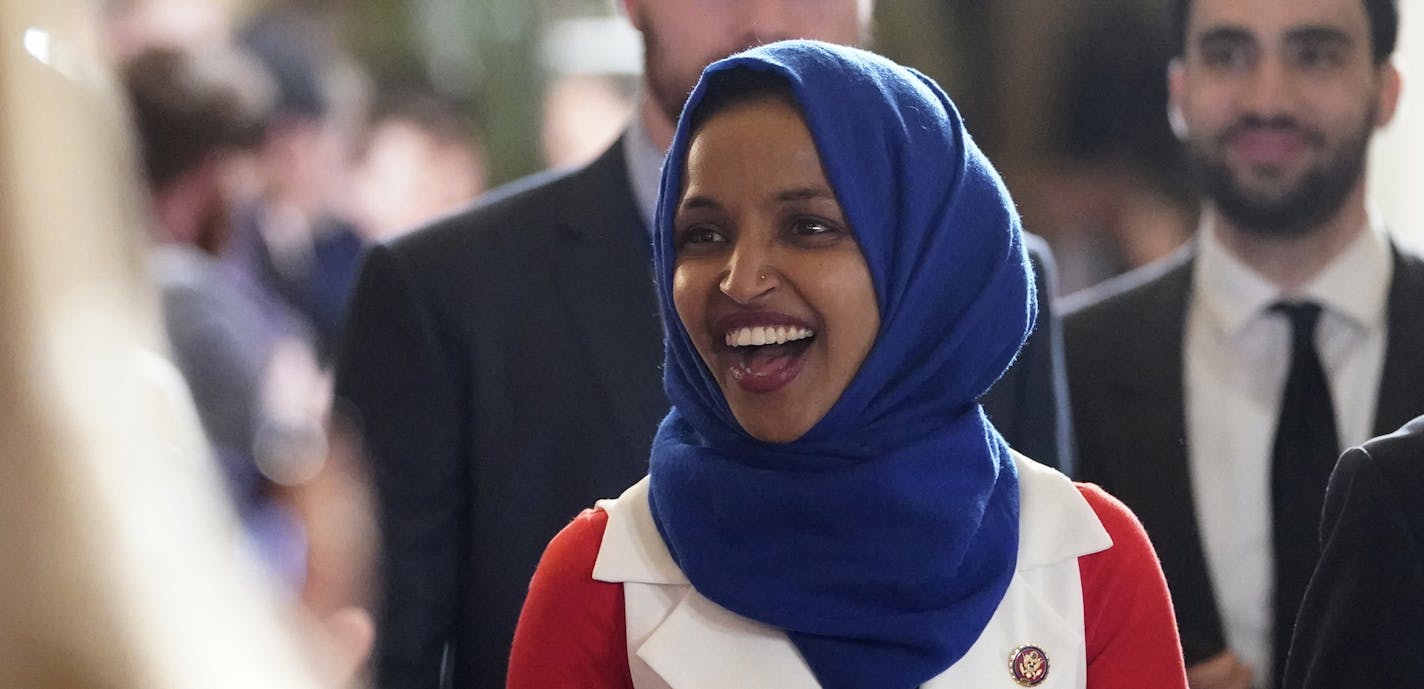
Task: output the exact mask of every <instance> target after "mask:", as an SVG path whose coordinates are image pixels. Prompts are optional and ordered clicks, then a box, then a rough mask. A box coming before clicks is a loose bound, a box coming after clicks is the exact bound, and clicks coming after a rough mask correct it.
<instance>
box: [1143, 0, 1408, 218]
mask: <svg viewBox="0 0 1424 689" xmlns="http://www.w3.org/2000/svg"><path fill="white" fill-rule="evenodd" d="M1186 31H1187V35H1186V49H1185V51H1184V54H1183V56H1182V57H1181V58H1179V59H1178V60H1176V61H1174V62H1173V64H1172V68H1171V79H1170V86H1171V94H1172V108H1173V111H1174V114H1176V115H1179V116H1180V118H1181V121H1180V124H1181V125H1182V127H1183V129H1184V131H1182V132H1181V133H1182V134H1183V135H1184V137H1185V139H1186V143H1187V147H1188V151H1189V153H1190V156H1191V158H1192V160H1193V162H1194V163H1195V166H1196V168H1197V171H1198V174H1199V175H1200V176H1201V182H1202V184H1203V187H1204V189H1205V191H1206V193H1207V195H1208V196H1209V197H1210V198H1211V199H1212V201H1213V202H1214V203H1215V204H1216V206H1217V209H1218V210H1219V211H1220V212H1221V213H1222V214H1223V215H1224V216H1226V218H1228V219H1229V220H1232V221H1234V222H1235V224H1237V225H1238V226H1240V227H1241V228H1242V229H1245V230H1248V231H1254V232H1258V233H1261V234H1265V235H1269V236H1278V237H1290V236H1298V235H1301V234H1305V233H1308V232H1309V231H1310V230H1312V229H1314V228H1315V227H1318V226H1320V225H1321V224H1322V223H1324V222H1326V221H1328V220H1329V219H1331V218H1332V217H1334V216H1335V215H1336V213H1337V212H1338V211H1339V210H1340V209H1341V207H1342V205H1343V204H1344V203H1345V200H1346V199H1347V198H1348V197H1350V196H1351V194H1352V193H1354V192H1357V191H1359V189H1360V187H1361V185H1362V184H1363V172H1364V165H1365V155H1366V150H1367V149H1368V145H1369V140H1370V137H1371V135H1372V133H1373V132H1374V129H1375V128H1376V127H1377V126H1380V125H1383V124H1385V123H1386V122H1388V120H1389V118H1390V117H1391V116H1392V115H1393V111H1394V104H1395V101H1396V99H1397V96H1398V89H1399V81H1398V74H1397V73H1396V72H1394V67H1393V66H1392V65H1389V64H1388V63H1387V64H1385V65H1383V66H1376V65H1375V64H1374V62H1373V58H1372V53H1371V43H1370V40H1371V37H1370V28H1369V19H1368V17H1367V16H1366V14H1365V8H1364V4H1363V2H1362V1H1361V0H1193V2H1192V8H1191V13H1190V15H1189V17H1188V20H1187V27H1186Z"/></svg>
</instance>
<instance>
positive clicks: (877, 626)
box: [509, 41, 1185, 689]
mask: <svg viewBox="0 0 1424 689" xmlns="http://www.w3.org/2000/svg"><path fill="white" fill-rule="evenodd" d="M663 175H664V176H663V183H662V188H661V197H660V203H659V210H658V218H657V228H656V241H655V245H654V246H655V269H656V273H657V279H658V289H659V294H660V297H661V299H662V309H663V318H664V321H665V323H666V325H667V339H666V365H665V371H666V376H665V385H666V388H667V391H668V395H669V397H670V399H671V400H672V402H673V409H672V411H671V413H670V414H669V415H668V417H667V419H666V420H665V421H664V422H663V424H662V426H661V428H660V429H659V431H658V435H657V438H656V440H655V441H654V446H653V450H652V457H651V462H650V474H649V477H648V479H645V480H644V481H642V482H640V483H638V484H637V485H635V486H633V487H632V488H630V489H629V490H628V491H627V492H625V493H624V494H623V496H622V497H620V498H618V499H617V500H616V501H604V502H601V503H599V506H598V508H597V509H596V510H591V511H588V512H585V513H584V514H583V515H582V516H581V517H580V518H579V519H578V520H576V521H575V522H574V523H573V524H572V525H570V526H569V527H568V528H567V529H565V530H564V532H563V533H562V534H560V535H559V536H558V537H557V538H556V539H555V541H554V542H553V544H552V545H551V546H550V548H549V550H548V551H547V552H546V554H545V556H544V559H543V561H542V562H541V564H540V566H539V571H538V572H537V573H536V574H535V577H534V581H533V583H532V584H531V588H530V593H529V597H528V599H527V602H526V604H525V608H524V613H523V615H522V617H521V620H520V625H519V630H518V632H517V633H516V638H515V644H514V649H513V654H512V656H511V663H510V676H509V686H510V687H516V688H523V687H531V688H532V687H630V686H631V687H673V688H684V689H685V688H693V687H706V688H710V687H727V686H735V687H773V686H774V687H778V688H786V687H808V688H809V687H817V686H823V687H832V688H845V689H853V688H860V687H889V688H890V689H909V688H911V687H919V686H925V687H947V686H1014V685H1020V686H1039V685H1043V686H1058V687H1139V686H1154V687H1185V677H1184V674H1183V670H1182V662H1181V655H1180V651H1179V650H1178V649H1179V646H1178V642H1177V638H1176V632H1175V627H1174V624H1173V619H1172V612H1171V606H1170V603H1169V601H1168V599H1167V593H1166V587H1165V584H1164V582H1163V580H1162V575H1161V572H1160V570H1159V569H1158V567H1157V564H1156V559H1155V556H1154V555H1153V553H1152V548H1151V545H1150V544H1149V543H1148V542H1147V540H1146V537H1145V536H1144V535H1143V533H1142V531H1141V527H1140V526H1139V525H1138V524H1137V522H1136V520H1135V518H1134V517H1133V516H1132V514H1131V513H1130V512H1128V511H1127V510H1126V509H1125V508H1124V507H1122V505H1121V504H1120V503H1117V502H1116V501H1115V500H1114V499H1112V498H1111V497H1109V496H1107V495H1106V494H1104V493H1102V492H1101V491H1099V490H1097V489H1096V488H1094V487H1091V486H1076V487H1075V486H1074V485H1073V484H1072V483H1071V482H1069V481H1068V479H1066V478H1065V477H1063V476H1062V475H1061V474H1058V473H1057V472H1054V471H1053V470H1051V469H1048V468H1046V467H1044V466H1042V465H1040V464H1037V463H1035V462H1034V461H1032V460H1030V459H1028V458H1025V457H1023V456H1021V455H1018V454H1016V453H1014V452H1012V451H1011V450H1010V449H1009V448H1008V446H1007V445H1006V444H1005V443H1004V441H1003V439H1002V438H1001V437H1000V436H999V433H998V431H997V430H996V429H995V428H994V427H993V425H992V424H990V423H989V421H988V419H987V417H986V416H985V415H984V413H983V411H982V409H981V408H980V406H979V404H978V403H977V401H976V400H977V399H978V398H979V397H980V396H981V395H982V394H983V393H984V391H985V390H986V389H988V388H989V386H990V385H991V384H993V382H994V381H995V380H996V379H997V378H998V377H999V376H1000V375H1001V374H1002V373H1003V372H1004V370H1005V369H1006V368H1007V367H1008V366H1009V364H1010V362H1011V361H1012V360H1013V358H1014V356H1015V354H1016V353H1017V352H1018V349H1019V348H1020V346H1021V345H1022V344H1023V342H1024V339H1025V338H1026V337H1027V335H1028V333H1029V331H1030V330H1031V329H1032V328H1033V324H1034V320H1035V317H1036V311H1037V308H1036V300H1035V294H1034V288H1033V284H1034V283H1033V276H1032V273H1031V270H1030V268H1029V265H1028V261H1027V259H1026V256H1025V252H1024V247H1023V243H1022V233H1021V231H1020V228H1019V222H1018V217H1017V215H1016V214H1015V213H1014V211H1013V204H1012V201H1011V200H1010V199H1009V197H1008V194H1007V192H1006V191H1005V189H1004V186H1003V184H1002V182H1001V181H1000V179H999V177H998V175H997V174H996V173H995V172H994V170H993V168H992V167H991V166H990V165H989V163H988V161H987V160H986V159H985V158H984V157H983V155H982V154H981V153H980V152H979V150H978V148H977V147H976V146H975V145H974V142H973V140H972V139H971V138H970V137H969V136H968V134H967V133H966V132H965V131H964V129H963V125H962V122H961V120H960V118H959V114H958V112H957V111H956V110H955V108H954V106H953V104H952V103H950V102H949V100H948V98H947V97H945V95H944V94H943V92H941V91H940V90H939V88H938V87H937V86H936V85H935V84H934V83H933V82H931V81H929V80H928V79H926V78H925V77H924V76H923V75H920V74H919V73H918V72H914V71H913V70H909V69H906V68H903V67H900V66H899V65H896V64H894V63H891V62H889V61H887V60H885V59H884V58H881V57H879V56H876V55H873V54H871V53H867V52H864V51H859V50H855V49H851V48H843V47H836V46H830V45H826V44H821V43H814V42H807V41H791V42H782V43H774V44H771V45H768V46H764V47H761V48H757V49H754V50H751V51H747V52H745V53H741V54H739V55H735V56H733V57H730V58H727V59H726V60H722V61H720V62H717V63H714V64H713V65H712V66H710V67H708V69H707V71H706V72H704V73H703V77H702V80H701V81H700V82H699V84H698V86H697V88H696V89H694V91H693V93H692V96H691V97H690V98H689V100H688V103H687V106H686V109H685V110H684V112H683V116H682V118H681V121H680V124H679V127H678V131H677V134H676V136H675V137H674V139H673V144H672V148H671V150H670V151H669V157H668V162H667V164H666V166H665V167H664V173H663ZM1109 588H1111V595H1109V593H1108V591H1109ZM1127 629H1131V630H1132V634H1131V635H1127V634H1122V633H1119V632H1120V631H1123V630H1127Z"/></svg>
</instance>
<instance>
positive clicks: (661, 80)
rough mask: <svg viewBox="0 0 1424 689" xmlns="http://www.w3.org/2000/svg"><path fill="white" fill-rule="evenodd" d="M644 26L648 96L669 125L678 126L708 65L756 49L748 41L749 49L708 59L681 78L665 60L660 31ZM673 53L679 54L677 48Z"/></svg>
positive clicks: (741, 47) (648, 24) (739, 48)
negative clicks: (683, 110)
mask: <svg viewBox="0 0 1424 689" xmlns="http://www.w3.org/2000/svg"><path fill="white" fill-rule="evenodd" d="M643 26H644V29H643V39H644V46H643V47H644V57H643V71H644V72H645V73H646V74H647V75H648V79H647V83H648V90H649V91H651V93H649V94H648V95H649V96H651V97H652V99H653V102H654V103H655V104H656V105H657V106H658V109H659V110H662V112H663V114H664V115H667V118H668V121H670V122H674V123H675V122H677V120H678V118H679V117H681V116H682V106H683V105H685V104H686V103H687V98H688V96H691V95H692V89H693V88H694V87H696V86H697V80H698V78H700V77H701V76H702V70H703V69H705V68H706V67H707V65H710V64H712V63H713V62H716V61H717V60H720V59H722V58H724V57H726V56H728V55H731V54H733V53H737V52H740V51H742V50H746V49H748V48H751V47H753V46H754V45H755V41H753V40H751V39H747V41H744V42H743V43H745V45H738V46H735V47H730V48H728V49H727V51H726V52H725V53H723V54H721V55H708V56H706V57H707V59H706V60H704V61H703V64H702V66H701V67H699V68H698V69H697V71H696V72H693V73H692V74H677V73H675V72H674V71H673V64H674V61H672V60H665V59H662V52H663V50H664V49H665V48H664V47H663V44H662V41H661V38H660V37H659V36H658V33H657V31H656V30H655V29H654V28H653V27H652V22H649V21H647V20H644V24H643ZM671 49H672V50H677V48H676V47H673V48H671Z"/></svg>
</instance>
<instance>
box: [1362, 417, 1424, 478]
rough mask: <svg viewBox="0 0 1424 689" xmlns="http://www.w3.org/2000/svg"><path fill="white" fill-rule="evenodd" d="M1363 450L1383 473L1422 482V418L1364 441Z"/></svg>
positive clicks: (1423, 436)
mask: <svg viewBox="0 0 1424 689" xmlns="http://www.w3.org/2000/svg"><path fill="white" fill-rule="evenodd" d="M1363 449H1364V451H1365V453H1366V454H1367V455H1369V456H1370V458H1371V459H1373V460H1374V461H1375V462H1376V463H1378V464H1380V465H1381V468H1382V469H1383V470H1384V471H1385V473H1387V474H1395V475H1399V474H1402V475H1409V476H1414V477H1416V478H1417V480H1419V481H1421V482H1424V416H1420V417H1417V418H1415V419H1414V420H1413V421H1410V422H1409V423H1407V424H1405V425H1404V426H1403V427H1402V428H1400V429H1399V430H1397V431H1395V432H1393V433H1390V434H1388V435H1382V436H1379V437H1377V438H1372V439H1370V440H1368V441H1366V442H1365V444H1364V446H1363Z"/></svg>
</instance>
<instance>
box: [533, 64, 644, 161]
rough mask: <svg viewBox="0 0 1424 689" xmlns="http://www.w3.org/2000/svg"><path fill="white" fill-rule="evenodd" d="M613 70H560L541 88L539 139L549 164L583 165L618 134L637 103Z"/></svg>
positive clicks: (604, 148) (606, 147)
mask: <svg viewBox="0 0 1424 689" xmlns="http://www.w3.org/2000/svg"><path fill="white" fill-rule="evenodd" d="M622 80H623V77H620V76H619V75H614V74H564V75H560V76H557V77H555V78H554V79H552V80H551V81H550V82H549V85H548V86H547V87H545V89H544V103H543V125H542V127H541V129H540V139H541V141H542V143H543V149H544V164H545V165H547V166H549V167H551V168H564V167H572V166H574V165H586V164H588V163H589V162H590V161H592V160H593V159H595V158H597V157H598V154H600V153H602V152H604V151H605V150H607V149H608V144H610V143H612V142H613V141H614V140H615V139H617V138H618V136H619V135H620V134H622V133H623V128H624V127H625V126H626V125H627V122H628V117H629V116H631V115H632V114H633V108H634V106H635V105H636V104H637V101H636V94H633V93H629V92H628V89H626V88H624V86H623V84H622V83H621V82H622Z"/></svg>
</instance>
